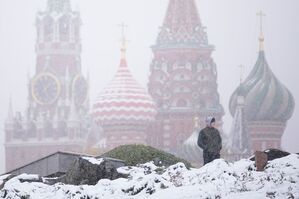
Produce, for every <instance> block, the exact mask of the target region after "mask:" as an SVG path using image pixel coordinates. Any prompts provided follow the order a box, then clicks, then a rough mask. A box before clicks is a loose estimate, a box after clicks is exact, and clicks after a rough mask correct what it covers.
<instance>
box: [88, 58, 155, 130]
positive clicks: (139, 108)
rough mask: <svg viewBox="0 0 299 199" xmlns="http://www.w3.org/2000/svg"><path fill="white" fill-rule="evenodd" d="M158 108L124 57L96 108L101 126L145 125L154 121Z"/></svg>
mask: <svg viewBox="0 0 299 199" xmlns="http://www.w3.org/2000/svg"><path fill="white" fill-rule="evenodd" d="M155 115H156V107H155V104H154V101H153V99H152V98H151V96H150V95H149V94H148V93H147V92H146V90H145V89H144V88H142V87H141V86H140V85H139V84H138V83H137V81H136V80H135V79H134V78H133V76H132V74H131V72H130V70H129V68H128V66H127V62H126V59H125V56H124V55H122V59H121V61H120V65H119V68H118V70H117V72H116V74H115V76H114V78H113V80H112V81H111V82H110V83H109V84H108V86H107V87H106V88H104V89H103V90H102V92H100V93H99V95H98V97H97V98H96V101H95V103H94V105H93V116H94V119H95V121H96V122H97V123H98V124H101V125H106V124H122V125H126V124H143V123H148V122H150V121H153V120H154V119H155Z"/></svg>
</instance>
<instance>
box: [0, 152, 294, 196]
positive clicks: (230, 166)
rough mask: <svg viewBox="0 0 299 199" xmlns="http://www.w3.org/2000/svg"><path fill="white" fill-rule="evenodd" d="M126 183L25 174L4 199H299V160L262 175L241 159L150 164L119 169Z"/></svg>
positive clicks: (286, 160) (274, 165)
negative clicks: (37, 178)
mask: <svg viewBox="0 0 299 199" xmlns="http://www.w3.org/2000/svg"><path fill="white" fill-rule="evenodd" d="M118 172H120V173H124V174H127V175H129V177H128V178H127V179H125V178H119V179H116V180H108V179H102V180H100V181H99V182H98V183H97V184H96V185H94V186H88V185H81V186H73V185H64V184H62V183H57V184H55V185H51V186H50V185H45V184H43V183H38V182H31V183H29V182H23V183H21V182H20V180H19V179H24V178H27V177H28V178H29V179H30V178H32V177H34V176H27V175H26V174H23V175H21V177H20V176H17V177H15V178H12V179H11V180H9V181H8V182H6V184H5V186H4V188H3V189H2V190H1V192H0V197H2V198H6V199H8V198H22V197H26V196H30V199H39V198H55V199H61V198H75V199H76V198H78V199H79V198H92V199H96V198H98V199H101V198H107V199H120V198H121V199H136V198H138V199H139V198H140V199H169V198H171V199H199V198H222V199H239V198H255V199H259V198H281V199H285V198H299V155H296V154H291V155H289V156H286V157H283V158H280V159H276V160H273V161H270V162H269V163H268V165H267V166H266V168H265V171H263V172H258V171H256V168H255V166H254V162H253V161H250V160H247V159H243V160H240V161H237V162H234V163H229V162H226V161H225V160H223V159H219V160H215V161H213V162H211V163H209V164H207V165H205V166H203V167H201V168H199V169H196V168H192V169H190V170H188V169H187V168H186V167H185V165H184V164H183V163H177V164H175V165H172V166H170V167H168V168H161V167H156V166H155V165H154V164H153V163H146V164H142V165H139V166H137V167H121V168H119V169H118Z"/></svg>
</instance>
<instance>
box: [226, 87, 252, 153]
mask: <svg viewBox="0 0 299 199" xmlns="http://www.w3.org/2000/svg"><path fill="white" fill-rule="evenodd" d="M230 137H231V143H230V149H231V152H232V153H233V154H240V155H241V154H250V153H251V147H250V143H249V135H248V130H247V125H246V119H245V114H244V96H243V95H242V91H241V90H239V91H238V99H237V108H236V112H235V115H234V119H233V122H232V126H231V132H230Z"/></svg>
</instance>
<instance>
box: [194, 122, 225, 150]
mask: <svg viewBox="0 0 299 199" xmlns="http://www.w3.org/2000/svg"><path fill="white" fill-rule="evenodd" d="M197 145H198V146H199V147H200V148H202V149H203V150H204V151H207V152H210V153H220V150H221V148H222V140H221V137H220V133H219V131H218V130H217V129H216V128H214V127H206V128H204V129H202V130H201V131H200V132H199V135H198V140H197Z"/></svg>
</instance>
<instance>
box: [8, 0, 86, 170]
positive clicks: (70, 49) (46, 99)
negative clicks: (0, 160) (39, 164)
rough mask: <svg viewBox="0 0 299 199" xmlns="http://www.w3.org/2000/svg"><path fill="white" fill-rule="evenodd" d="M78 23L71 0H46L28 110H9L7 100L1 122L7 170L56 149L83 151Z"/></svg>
mask: <svg viewBox="0 0 299 199" xmlns="http://www.w3.org/2000/svg"><path fill="white" fill-rule="evenodd" d="M80 26H81V19H80V14H79V13H78V12H75V11H73V10H72V9H71V5H70V2H69V0H48V3H47V8H46V10H45V11H43V12H39V13H38V14H37V17H36V29H37V39H36V45H35V49H36V66H35V73H34V75H33V77H28V99H27V106H26V111H25V113H20V112H17V113H16V114H13V112H12V106H11V104H10V108H9V113H8V117H7V119H6V122H5V139H6V140H5V155H6V171H9V170H12V169H14V168H17V167H19V166H22V165H24V164H26V163H29V162H32V161H34V160H36V159H39V158H41V157H43V156H45V155H49V154H50V153H54V152H56V151H59V150H63V151H72V152H82V151H83V147H84V145H85V137H86V135H85V134H86V133H85V132H86V128H87V125H88V109H89V105H88V103H89V97H88V89H89V85H88V80H87V79H86V78H85V77H84V76H83V75H82V70H81V42H80ZM10 103H11V102H10Z"/></svg>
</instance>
